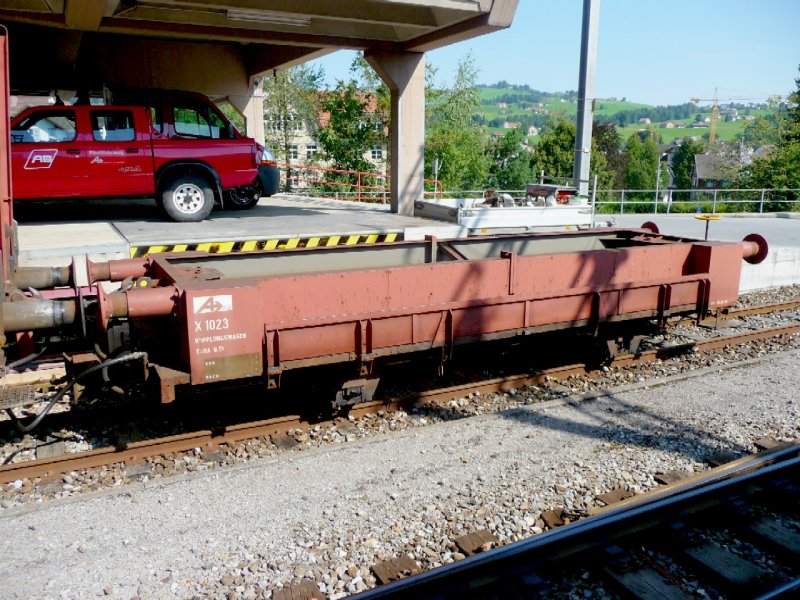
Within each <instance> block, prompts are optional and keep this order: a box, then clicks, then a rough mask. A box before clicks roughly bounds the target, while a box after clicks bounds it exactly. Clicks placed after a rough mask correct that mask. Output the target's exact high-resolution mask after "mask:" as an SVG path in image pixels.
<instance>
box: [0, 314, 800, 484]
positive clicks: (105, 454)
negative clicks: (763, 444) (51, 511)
mask: <svg viewBox="0 0 800 600" xmlns="http://www.w3.org/2000/svg"><path fill="white" fill-rule="evenodd" d="M798 332H800V324H796V325H785V326H780V327H772V328H768V329H760V330H757V331H750V332H745V333H737V334H733V335H728V336H721V337H718V338H712V339H708V340H703V341H696V342H689V343H686V344H677V345H674V346H670V347H665V348H658V349H653V350H647V351H644V352H642V353H641V354H638V355H622V356H618V357H617V358H615V359H614V360H613V361H612V362H611V366H618V367H626V366H630V365H634V364H642V363H648V362H652V361H654V360H656V359H662V358H666V357H669V356H677V355H679V354H682V353H686V352H688V351H691V350H698V351H710V350H715V349H719V348H723V347H725V346H730V345H737V344H743V343H746V342H750V341H754V340H759V339H771V338H774V337H778V336H781V335H790V334H793V333H798ZM593 374H594V375H599V374H600V371H599V370H594V369H592V367H590V366H588V365H587V364H584V363H575V364H571V365H566V366H559V367H554V368H551V369H543V370H541V371H537V372H534V373H526V374H521V375H512V376H507V377H500V378H493V379H488V380H483V381H478V382H472V383H464V384H459V385H454V386H449V387H445V388H438V389H434V390H426V391H422V392H416V393H412V394H409V395H407V396H402V397H395V398H387V399H382V400H374V401H371V402H365V403H363V404H359V405H357V406H355V407H353V409H351V411H350V414H351V415H352V416H354V417H360V416H363V415H366V414H369V413H376V412H378V411H381V410H397V409H399V408H402V407H407V406H409V405H414V404H425V403H429V402H434V401H437V400H449V399H452V398H458V397H461V396H464V395H467V394H469V393H470V392H476V391H478V392H481V393H493V392H508V391H510V390H512V389H514V388H520V387H524V386H526V385H535V384H537V383H542V382H544V381H546V380H548V379H565V378H567V377H569V376H571V375H588V376H592V375H593ZM331 422H332V421H322V422H314V423H310V422H307V421H305V420H303V419H302V418H300V417H298V416H286V417H278V418H273V419H267V420H262V421H254V422H249V423H242V424H236V425H228V426H221V427H219V428H215V429H213V430H199V431H196V432H193V433H185V434H179V435H173V436H169V437H164V438H154V439H151V440H144V441H137V442H132V443H129V444H124V445H120V446H110V447H105V448H97V449H94V450H89V451H86V452H81V453H76V454H64V455H61V456H56V457H52V458H43V459H35V460H30V461H25V462H20V463H11V464H8V465H3V466H0V483H8V482H11V481H15V480H18V479H25V478H28V479H31V478H39V477H40V478H42V479H44V480H48V479H52V478H55V477H57V476H59V475H61V474H63V473H67V472H70V471H78V470H81V469H89V468H95V467H100V466H107V465H112V464H116V463H125V464H126V465H130V464H135V463H142V462H144V461H145V460H146V459H147V458H149V457H153V456H158V455H161V454H165V453H170V452H186V451H190V450H192V449H194V448H201V449H203V448H204V449H207V450H211V449H215V448H218V447H219V446H221V445H223V444H230V443H235V442H239V441H242V440H245V439H255V438H259V437H264V436H268V435H273V434H277V433H284V432H287V431H289V430H292V429H297V428H304V427H309V426H314V425H326V424H329V423H331Z"/></svg>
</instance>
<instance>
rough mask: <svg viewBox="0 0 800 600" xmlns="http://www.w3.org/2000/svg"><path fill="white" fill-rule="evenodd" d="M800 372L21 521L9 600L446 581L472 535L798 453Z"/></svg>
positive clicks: (650, 396)
mask: <svg viewBox="0 0 800 600" xmlns="http://www.w3.org/2000/svg"><path fill="white" fill-rule="evenodd" d="M799 358H800V352H799V351H797V350H794V351H790V352H784V353H780V354H774V355H771V356H769V357H767V358H765V359H762V360H758V361H756V362H755V363H753V364H750V365H748V366H746V367H740V368H737V369H731V370H724V371H710V372H709V371H707V370H706V371H705V374H704V375H702V376H696V377H691V378H687V379H683V380H680V381H676V382H672V383H668V384H666V385H662V386H657V387H644V386H643V387H641V388H640V389H638V390H634V391H626V392H620V393H613V394H611V395H610V396H608V397H605V398H601V399H598V400H595V401H591V402H580V403H564V402H555V403H552V402H551V403H544V404H539V405H532V406H528V407H523V408H517V409H512V410H508V411H503V412H497V413H491V414H484V415H479V416H475V417H471V418H467V419H460V420H451V421H445V422H440V423H435V424H433V425H430V426H428V427H423V428H410V429H406V430H403V431H399V432H394V433H389V434H387V435H381V436H372V437H366V438H362V439H356V440H354V441H352V442H350V443H347V444H338V445H329V446H323V447H320V448H315V449H311V450H304V451H300V450H296V451H288V452H283V453H281V454H280V455H279V456H275V457H270V458H267V459H263V460H253V461H250V462H248V463H245V464H243V465H240V466H236V467H232V468H222V469H214V470H211V471H207V472H200V473H194V474H189V475H186V476H183V477H176V478H172V479H166V480H160V481H158V482H147V483H144V484H130V485H127V486H124V488H122V489H120V490H109V491H104V492H100V493H97V494H94V495H83V496H77V497H75V498H71V499H70V498H68V499H65V500H60V501H58V500H57V501H51V502H49V503H47V504H45V505H43V506H40V507H38V508H37V506H36V505H27V506H23V507H21V508H11V509H8V510H6V511H4V512H3V513H2V514H0V540H2V541H0V549H2V552H1V553H0V580H1V581H2V582H3V587H2V589H3V597H12V598H52V597H63V598H87V597H97V596H109V597H114V598H132V597H137V596H138V597H141V598H162V597H181V598H185V597H193V596H196V597H232V598H233V597H242V598H258V597H264V598H266V597H270V596H271V594H272V591H274V589H276V588H277V587H280V586H282V585H285V584H288V583H291V582H298V581H300V580H301V579H303V578H308V579H313V580H314V581H316V582H318V584H319V585H320V588H321V590H322V591H323V592H324V594H325V595H326V596H328V597H341V596H342V595H345V594H348V593H353V592H356V591H360V590H362V589H365V588H366V587H368V586H371V585H373V584H374V578H373V576H372V575H371V573H370V571H369V567H370V566H371V565H372V564H374V563H375V562H377V561H379V560H383V559H387V558H391V557H395V556H397V555H400V554H404V553H409V554H411V555H412V557H413V558H414V559H415V560H417V561H418V562H419V563H420V564H421V565H422V566H423V568H431V567H434V566H437V565H439V564H441V563H444V562H450V561H453V560H457V559H459V558H461V556H460V554H459V553H458V550H457V548H456V547H455V545H454V543H453V540H454V539H455V538H456V537H458V536H459V535H462V534H464V533H469V532H471V531H475V530H476V529H482V528H485V529H489V530H490V531H492V532H493V533H494V534H495V535H496V536H497V537H498V538H499V539H500V541H501V542H502V543H508V542H512V541H515V540H517V539H521V538H524V537H527V536H529V535H532V534H535V533H538V532H540V531H542V529H544V523H543V522H542V520H541V513H542V511H544V510H548V509H552V508H556V507H563V508H564V509H565V512H566V513H567V514H577V515H581V514H585V513H586V512H587V511H588V510H590V509H591V508H593V507H595V506H598V504H597V501H596V496H597V495H598V494H601V493H604V492H607V491H609V490H611V489H614V488H617V487H624V488H626V489H629V490H631V491H634V492H640V491H645V490H647V489H650V488H652V487H654V486H655V485H656V484H655V480H654V476H655V475H656V474H658V473H663V472H667V471H672V470H676V469H677V470H683V471H685V472H687V473H691V472H694V471H698V470H702V469H705V468H707V465H706V464H705V463H704V460H705V459H706V458H707V457H709V456H710V455H712V454H715V453H717V452H719V451H721V450H733V451H737V452H749V451H752V450H753V449H754V448H753V441H754V440H756V439H758V438H761V437H764V436H772V437H776V438H778V439H791V438H798V437H800V402H798V399H797V393H796V390H797V389H798V388H800V371H798V369H796V364H797V361H798V359H799Z"/></svg>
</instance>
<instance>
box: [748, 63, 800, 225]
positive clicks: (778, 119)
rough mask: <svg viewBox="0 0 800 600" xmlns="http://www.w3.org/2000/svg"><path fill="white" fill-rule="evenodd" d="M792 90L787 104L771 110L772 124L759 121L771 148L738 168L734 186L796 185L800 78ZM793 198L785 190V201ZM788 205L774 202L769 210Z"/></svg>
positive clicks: (799, 151)
mask: <svg viewBox="0 0 800 600" xmlns="http://www.w3.org/2000/svg"><path fill="white" fill-rule="evenodd" d="M794 82H795V89H794V90H793V91H792V92H791V93H790V94H789V103H788V106H787V105H786V104H783V103H780V104H779V106H778V107H777V108H779V110H777V111H776V112H775V120H774V126H773V127H771V128H770V127H768V123H767V122H766V120H764V121H761V122H760V123H759V125H760V126H763V129H762V133H763V130H766V131H767V132H768V133H767V136H768V137H767V139H772V140H774V142H773V143H772V147H771V149H770V151H769V152H768V153H767V155H766V156H764V157H760V158H756V159H755V160H753V162H752V163H751V164H750V165H749V166H747V167H745V168H744V169H742V170H741V171H740V173H739V179H738V181H737V183H736V185H738V186H741V187H751V188H773V189H781V188H784V189H785V188H789V189H797V188H800V107H798V103H799V102H800V78H797V79H795V80H794ZM796 197H797V193H796V192H788V193H787V194H786V199H787V200H793V199H795V198H796ZM791 206H792V205H788V204H787V205H783V204H780V203H778V204H774V205H771V206H769V207H768V208H771V209H773V210H786V209H789V208H791Z"/></svg>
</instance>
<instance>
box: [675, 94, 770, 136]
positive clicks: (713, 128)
mask: <svg viewBox="0 0 800 600" xmlns="http://www.w3.org/2000/svg"><path fill="white" fill-rule="evenodd" d="M717 90H718V88H714V97H713V98H694V97H693V98H689V101H690V102H694V103H695V104H697V103H698V102H713V103H714V104H712V105H711V122H710V123H709V127H708V143H709V144H713V143H714V140H715V139H716V137H717V122H718V121H719V104H718V102H719V97H718V96H717ZM722 100H724V101H727V102H734V101H743V100H761V98H735V97H731V98H722Z"/></svg>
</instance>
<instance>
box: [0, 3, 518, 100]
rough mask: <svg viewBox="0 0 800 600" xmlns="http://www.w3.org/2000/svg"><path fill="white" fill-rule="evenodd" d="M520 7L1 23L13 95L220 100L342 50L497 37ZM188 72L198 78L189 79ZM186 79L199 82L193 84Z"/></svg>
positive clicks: (40, 6)
mask: <svg viewBox="0 0 800 600" xmlns="http://www.w3.org/2000/svg"><path fill="white" fill-rule="evenodd" d="M517 4H518V0H335V1H325V0H4V1H3V2H2V3H0V24H3V25H5V26H6V27H7V28H8V30H9V34H10V43H11V61H12V65H11V86H12V90H13V89H15V88H16V89H18V90H25V91H32V90H37V89H38V90H44V89H57V88H63V89H76V87H79V86H84V87H86V86H89V87H92V88H95V89H96V86H98V85H105V84H106V83H109V82H110V83H113V84H117V85H133V86H151V87H181V88H184V89H195V90H196V91H201V92H205V93H209V94H213V93H219V92H220V91H221V90H215V89H213V88H215V87H220V86H221V87H225V85H226V84H225V81H226V80H230V79H231V78H232V77H233V78H236V79H238V80H239V81H242V80H246V81H249V80H251V79H252V78H253V77H257V76H259V75H261V74H265V73H269V72H271V71H272V70H273V69H281V68H285V67H289V66H292V65H296V64H299V63H302V62H305V61H307V60H310V59H313V58H317V57H319V56H322V55H324V54H327V53H330V52H333V51H335V50H338V49H360V50H367V49H375V50H388V51H411V52H424V51H428V50H431V49H434V48H438V47H441V46H445V45H448V44H451V43H454V42H457V41H461V40H464V39H468V38H471V37H475V36H478V35H481V34H484V33H489V32H492V31H495V30H498V29H502V28H505V27H508V26H509V25H510V24H511V21H512V19H513V16H514V12H515V11H516V7H517ZM187 70H188V71H189V72H190V73H192V76H193V78H192V77H187V76H186V75H185V73H184V75H181V73H182V72H186V71H187ZM223 70H224V72H223ZM208 71H214V73H209V72H208ZM190 80H191V81H193V82H194V85H191V86H187V85H186V82H187V81H190ZM215 82H216V83H215ZM173 83H174V84H175V85H172V84H173Z"/></svg>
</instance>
